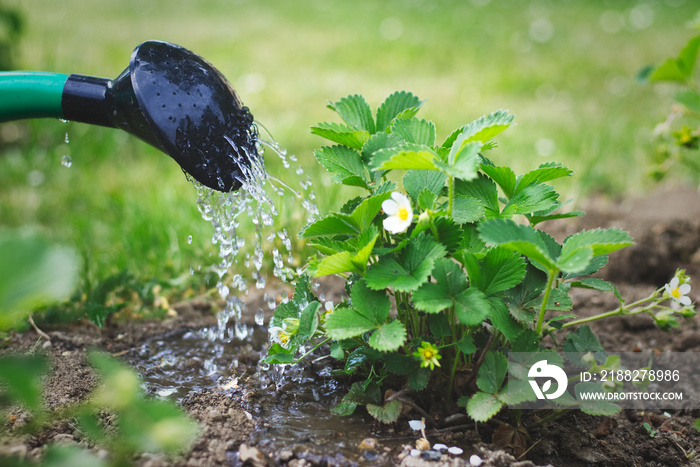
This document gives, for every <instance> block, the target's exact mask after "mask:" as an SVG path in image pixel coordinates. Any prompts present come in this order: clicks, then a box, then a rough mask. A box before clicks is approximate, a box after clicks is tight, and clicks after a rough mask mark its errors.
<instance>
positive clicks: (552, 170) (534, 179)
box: [513, 162, 574, 194]
mask: <svg viewBox="0 0 700 467" xmlns="http://www.w3.org/2000/svg"><path fill="white" fill-rule="evenodd" d="M573 175H574V171H573V170H571V169H570V168H568V167H565V166H563V165H561V164H559V163H556V162H545V163H544V164H540V166H539V167H538V168H536V169H535V170H531V171H530V172H528V173H526V174H524V175H520V176H518V178H517V182H516V187H515V189H514V191H513V193H514V194H515V193H517V192H519V191H521V190H524V189H525V188H527V187H529V186H530V185H532V184H533V183H544V182H549V181H551V180H556V179H558V178H562V177H572V176H573Z"/></svg>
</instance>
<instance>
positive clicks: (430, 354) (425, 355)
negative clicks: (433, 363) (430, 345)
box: [423, 349, 435, 360]
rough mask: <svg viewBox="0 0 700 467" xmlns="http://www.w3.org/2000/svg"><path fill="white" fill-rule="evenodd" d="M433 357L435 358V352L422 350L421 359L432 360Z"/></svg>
mask: <svg viewBox="0 0 700 467" xmlns="http://www.w3.org/2000/svg"><path fill="white" fill-rule="evenodd" d="M433 357H435V352H433V349H425V350H423V359H425V360H432V359H433Z"/></svg>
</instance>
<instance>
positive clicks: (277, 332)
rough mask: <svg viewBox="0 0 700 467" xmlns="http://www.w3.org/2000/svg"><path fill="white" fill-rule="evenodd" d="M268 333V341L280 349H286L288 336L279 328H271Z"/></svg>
mask: <svg viewBox="0 0 700 467" xmlns="http://www.w3.org/2000/svg"><path fill="white" fill-rule="evenodd" d="M268 332H269V333H270V341H271V342H273V343H277V344H279V345H281V346H282V347H285V348H286V347H287V344H288V343H289V334H288V333H287V332H286V331H285V330H284V329H283V328H281V327H279V326H272V327H271V328H270V329H269V330H268Z"/></svg>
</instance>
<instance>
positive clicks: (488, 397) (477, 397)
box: [466, 392, 504, 422]
mask: <svg viewBox="0 0 700 467" xmlns="http://www.w3.org/2000/svg"><path fill="white" fill-rule="evenodd" d="M466 405H467V414H468V415H469V416H470V417H471V418H472V419H473V420H474V421H476V422H485V421H487V420H489V419H490V418H491V417H493V416H494V415H496V414H497V413H498V412H499V410H501V408H502V407H503V405H504V404H503V402H502V401H501V400H500V399H499V398H498V396H497V395H495V394H489V393H487V392H477V393H476V394H474V395H473V396H472V397H470V398H469V400H468V401H467V404H466Z"/></svg>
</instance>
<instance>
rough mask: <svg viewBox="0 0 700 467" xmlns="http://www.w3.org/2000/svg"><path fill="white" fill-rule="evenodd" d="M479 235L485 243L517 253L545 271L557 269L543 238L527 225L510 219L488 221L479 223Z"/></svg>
mask: <svg viewBox="0 0 700 467" xmlns="http://www.w3.org/2000/svg"><path fill="white" fill-rule="evenodd" d="M479 234H480V235H481V238H482V239H483V240H484V241H485V242H486V243H492V244H495V245H501V246H502V247H504V248H508V249H510V250H513V251H517V252H518V253H520V254H523V255H525V256H527V257H528V258H529V259H530V260H531V261H536V262H537V263H539V264H541V265H542V266H543V267H544V268H546V269H547V270H550V271H553V270H556V269H557V265H556V263H555V261H554V259H553V258H552V257H551V256H550V253H549V248H548V246H547V244H546V243H545V241H544V239H543V237H542V236H541V235H540V233H539V231H537V230H535V229H534V228H532V227H530V226H528V225H518V224H516V223H515V222H513V221H512V220H510V219H489V220H486V221H484V222H482V223H481V225H480V226H479Z"/></svg>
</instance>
